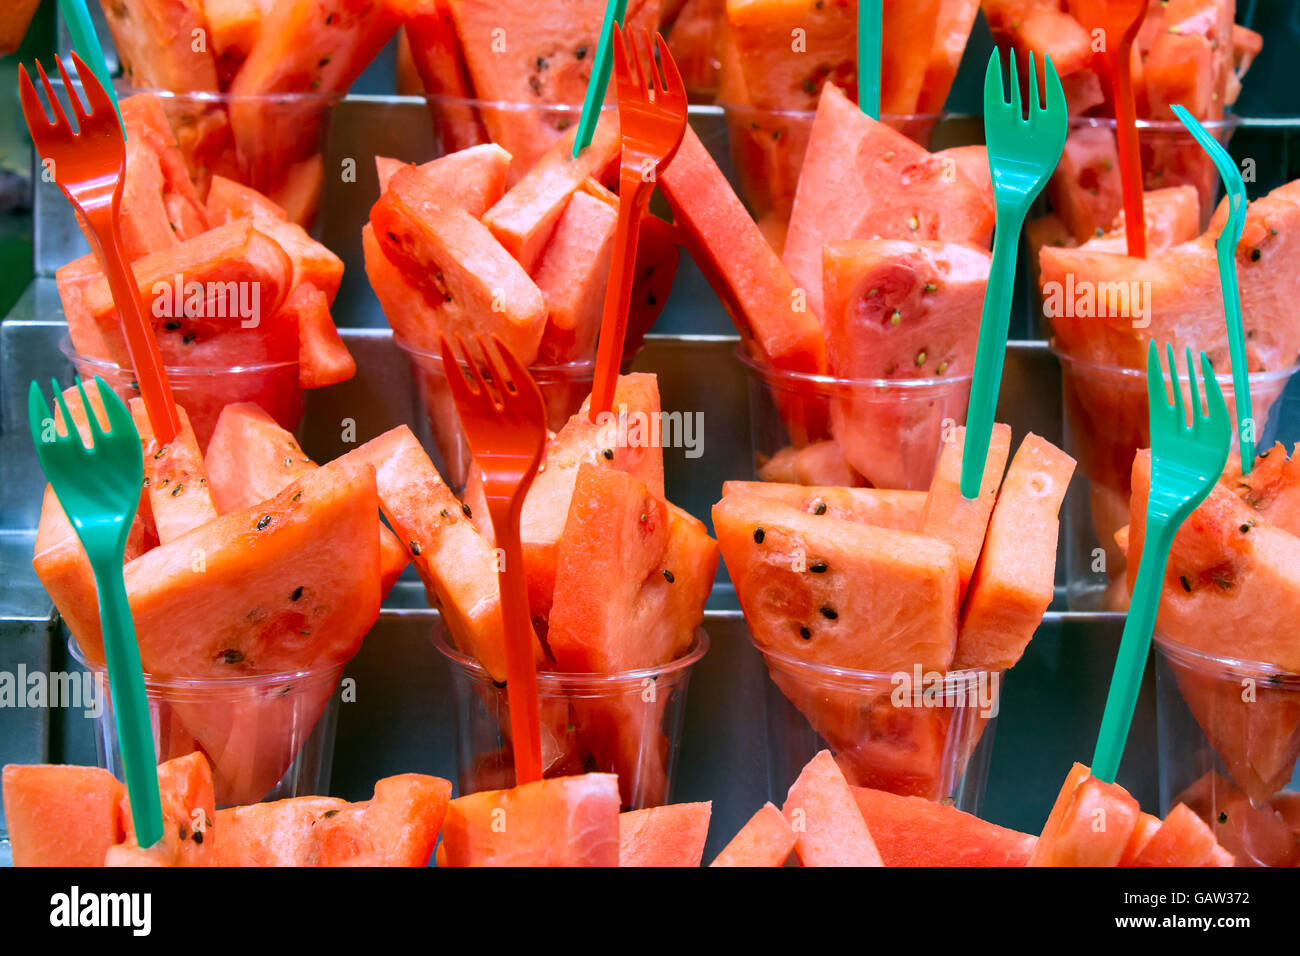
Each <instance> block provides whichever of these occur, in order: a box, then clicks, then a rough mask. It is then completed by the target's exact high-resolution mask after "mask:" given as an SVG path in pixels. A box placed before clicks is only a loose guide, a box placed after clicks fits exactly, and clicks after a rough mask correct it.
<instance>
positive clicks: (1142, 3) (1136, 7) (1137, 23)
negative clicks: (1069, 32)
mask: <svg viewBox="0 0 1300 956" xmlns="http://www.w3.org/2000/svg"><path fill="white" fill-rule="evenodd" d="M1147 5H1148V0H1074V2H1072V3H1071V4H1070V12H1071V13H1073V14H1074V15H1075V17H1076V18H1077V19H1078V20H1079V22H1080V23H1082V24H1083V27H1084V29H1085V30H1087V31H1088V32H1089V33H1091V34H1092V35H1093V36H1094V37H1096V36H1098V35H1100V36H1101V37H1102V39H1103V40H1104V41H1105V48H1104V49H1103V50H1102V52H1099V53H1098V54H1097V57H1098V58H1100V59H1101V61H1102V68H1103V70H1104V71H1105V73H1106V77H1107V79H1108V80H1109V81H1110V91H1111V99H1112V100H1113V101H1114V103H1115V136H1116V139H1117V141H1118V145H1119V173H1120V183H1121V185H1122V187H1123V190H1124V231H1125V234H1126V236H1127V239H1128V254H1129V255H1130V256H1136V257H1137V258H1139V259H1145V258H1146V255H1147V234H1146V210H1145V209H1144V208H1143V206H1142V155H1141V153H1140V151H1139V149H1138V135H1137V107H1136V105H1135V104H1134V102H1133V69H1132V64H1133V41H1135V40H1136V39H1137V35H1138V31H1139V30H1141V29H1142V21H1144V20H1145V19H1146V16H1147ZM1097 31H1101V32H1100V34H1098V32H1097Z"/></svg>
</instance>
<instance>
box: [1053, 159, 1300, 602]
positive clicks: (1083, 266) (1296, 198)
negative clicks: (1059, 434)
mask: <svg viewBox="0 0 1300 956" xmlns="http://www.w3.org/2000/svg"><path fill="white" fill-rule="evenodd" d="M1145 212H1146V232H1147V250H1148V258H1146V259H1135V258H1132V257H1130V256H1128V255H1127V254H1126V246H1125V243H1124V239H1123V234H1124V228H1123V214H1122V213H1121V216H1120V219H1119V220H1117V221H1116V222H1115V223H1114V224H1113V228H1112V229H1111V231H1110V232H1109V233H1107V234H1105V235H1102V236H1099V237H1097V238H1095V239H1092V240H1089V241H1088V242H1085V243H1084V244H1082V245H1080V246H1077V247H1067V246H1058V245H1055V244H1054V243H1055V242H1057V241H1062V240H1064V239H1065V237H1064V236H1063V235H1062V234H1060V233H1059V231H1058V232H1057V236H1056V238H1055V239H1050V238H1049V239H1047V240H1046V241H1047V242H1048V244H1046V245H1043V247H1042V249H1041V252H1040V253H1039V257H1038V264H1039V284H1040V287H1041V289H1042V293H1043V306H1044V311H1045V313H1046V314H1047V318H1048V321H1049V322H1050V324H1051V329H1052V334H1053V336H1054V340H1055V346H1056V348H1057V349H1059V350H1060V351H1061V352H1063V353H1065V354H1066V355H1067V356H1068V357H1069V359H1070V360H1071V361H1069V362H1068V363H1067V367H1066V374H1065V401H1066V410H1067V415H1068V418H1069V420H1070V422H1071V425H1072V433H1073V435H1074V440H1075V443H1076V448H1077V452H1078V455H1079V459H1080V467H1081V470H1082V472H1083V474H1084V475H1085V476H1086V477H1087V478H1088V479H1089V482H1090V491H1091V498H1092V514H1093V522H1094V524H1095V526H1096V530H1097V536H1098V539H1099V540H1100V541H1101V544H1102V546H1103V547H1105V548H1106V550H1107V555H1106V557H1107V570H1108V571H1109V572H1110V575H1111V577H1112V579H1114V580H1115V581H1116V582H1119V581H1121V580H1122V578H1123V575H1124V569H1125V560H1124V556H1123V554H1122V553H1120V551H1119V550H1118V548H1116V547H1115V544H1114V534H1115V532H1116V531H1117V530H1118V529H1119V528H1120V527H1121V526H1122V525H1123V524H1125V523H1126V522H1127V520H1128V518H1127V515H1128V508H1129V497H1130V483H1129V476H1130V472H1131V470H1132V466H1133V455H1134V453H1135V452H1136V451H1137V450H1138V449H1139V448H1146V447H1148V446H1149V445H1150V434H1149V430H1148V421H1147V397H1146V379H1145V376H1144V375H1143V374H1142V373H1141V370H1142V369H1143V368H1144V367H1145V361H1146V352H1147V345H1148V343H1150V342H1152V341H1154V342H1155V343H1156V344H1157V345H1162V344H1163V343H1166V342H1168V343H1170V344H1172V345H1173V347H1174V348H1175V349H1176V350H1179V351H1181V350H1182V349H1184V348H1190V349H1192V350H1193V352H1196V351H1203V352H1204V353H1205V354H1206V355H1208V356H1209V358H1210V361H1211V362H1213V363H1214V367H1215V370H1216V372H1217V373H1218V374H1219V375H1220V376H1223V375H1226V374H1227V373H1228V372H1229V371H1230V370H1231V362H1230V358H1229V352H1228V331H1227V323H1226V321H1225V318H1224V311H1223V295H1222V291H1221V288H1220V279H1219V272H1218V262H1217V258H1216V253H1215V240H1216V239H1217V238H1218V235H1219V233H1220V231H1221V230H1222V229H1223V225H1224V223H1225V222H1226V221H1227V217H1228V209H1227V200H1224V202H1223V203H1221V204H1220V206H1219V209H1218V211H1217V212H1216V213H1215V215H1214V217H1213V218H1212V220H1211V222H1210V226H1209V228H1208V229H1207V230H1206V231H1204V232H1201V231H1200V227H1199V222H1200V215H1199V205H1198V199H1197V195H1196V191H1195V190H1194V189H1192V188H1191V187H1190V186H1179V187H1174V188H1171V189H1161V190H1155V191H1153V192H1148V193H1147V194H1146V196H1145ZM1245 218H1246V224H1245V232H1244V233H1243V235H1242V238H1241V241H1240V242H1239V243H1238V245H1237V251H1236V266H1237V282H1238V287H1239V289H1240V293H1241V309H1242V322H1243V324H1244V327H1245V347H1246V363H1247V371H1248V372H1250V373H1251V374H1252V375H1253V374H1255V373H1261V372H1262V373H1274V374H1272V375H1266V376H1263V377H1262V378H1261V379H1260V380H1259V381H1258V382H1257V383H1255V384H1252V386H1251V413H1252V415H1253V417H1254V419H1255V421H1256V423H1257V426H1256V438H1257V439H1258V438H1259V435H1260V432H1261V431H1262V428H1263V423H1264V422H1267V421H1268V416H1269V409H1270V407H1271V406H1272V404H1273V402H1274V401H1276V400H1277V399H1278V398H1279V397H1280V396H1281V394H1282V391H1283V389H1284V388H1285V387H1286V382H1287V378H1288V377H1289V374H1290V373H1289V370H1291V369H1293V367H1294V365H1295V362H1296V357H1297V354H1298V353H1300V321H1297V318H1296V312H1295V308H1294V303H1295V302H1296V301H1297V300H1298V299H1300V265H1297V263H1300V247H1297V248H1293V247H1292V240H1293V239H1295V238H1297V237H1300V180H1297V181H1295V182H1291V183H1288V184H1286V185H1284V186H1280V187H1278V188H1277V189H1275V190H1273V191H1272V192H1271V193H1269V194H1268V195H1267V196H1264V197H1261V198H1259V199H1256V200H1255V201H1254V202H1252V203H1250V204H1249V206H1248V207H1247V210H1246V217H1245ZM1030 228H1031V230H1034V229H1038V230H1041V231H1040V233H1039V238H1040V239H1042V238H1043V237H1045V236H1050V235H1051V231H1052V226H1051V224H1050V223H1044V222H1042V221H1040V222H1039V223H1037V224H1031V226H1030ZM1126 370H1132V371H1129V372H1128V374H1127V375H1125V371H1126ZM1183 388H1184V392H1185V391H1186V387H1185V386H1183ZM1224 392H1225V396H1224V397H1225V398H1226V399H1227V401H1228V404H1229V408H1232V406H1233V404H1234V398H1233V396H1232V394H1231V389H1229V388H1226V387H1225V389H1224ZM1121 588H1122V585H1118V584H1117V586H1116V588H1115V593H1114V594H1112V597H1111V600H1112V602H1114V603H1117V604H1119V605H1120V606H1122V605H1123V604H1124V603H1126V601H1125V598H1124V596H1123V594H1122V590H1121Z"/></svg>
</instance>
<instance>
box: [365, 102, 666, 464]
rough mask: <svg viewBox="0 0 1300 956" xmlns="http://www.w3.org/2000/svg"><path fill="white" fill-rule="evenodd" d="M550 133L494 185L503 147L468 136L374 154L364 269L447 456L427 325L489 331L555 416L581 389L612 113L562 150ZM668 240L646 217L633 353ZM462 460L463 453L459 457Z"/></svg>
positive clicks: (607, 198)
mask: <svg viewBox="0 0 1300 956" xmlns="http://www.w3.org/2000/svg"><path fill="white" fill-rule="evenodd" d="M574 133H576V130H574V131H572V132H570V133H569V134H568V135H567V136H565V137H564V138H562V139H561V140H560V141H559V142H558V143H557V144H556V145H555V146H554V147H553V148H551V149H550V150H549V151H548V152H547V153H545V154H544V155H543V156H542V157H541V158H540V159H539V160H538V161H537V162H536V163H535V164H534V165H533V167H532V169H531V170H530V171H529V172H528V173H527V175H525V176H524V177H523V178H522V179H520V180H519V182H517V183H516V184H515V185H514V186H512V187H511V188H510V189H508V190H507V189H506V180H507V173H508V170H509V167H510V154H509V153H508V152H506V151H505V150H504V149H502V148H501V147H500V146H498V145H496V144H487V145H483V146H474V147H470V148H468V149H464V150H461V151H459V152H456V153H451V154H449V155H447V156H444V157H442V158H440V159H436V160H433V161H432V162H429V163H425V164H424V165H422V166H411V165H406V164H403V163H400V162H398V161H396V160H392V159H385V158H382V157H381V158H379V159H378V160H377V164H378V171H379V182H380V189H381V195H380V197H379V200H378V202H376V203H375V205H374V207H373V208H372V209H371V211H370V222H369V223H367V225H366V226H365V227H364V228H363V230H362V241H363V245H364V248H365V257H366V272H367V274H368V275H369V277H370V284H371V286H372V287H373V289H374V290H375V294H376V295H377V296H378V298H379V302H380V304H381V305H382V306H383V309H384V314H385V316H387V318H388V322H389V324H390V325H391V326H392V327H393V331H394V332H395V333H396V335H397V337H398V339H399V341H400V342H401V343H402V344H404V345H405V346H406V347H407V348H408V349H410V350H411V351H412V354H413V355H417V356H423V357H422V358H417V359H416V362H415V368H416V372H417V379H418V381H419V384H420V387H421V390H422V395H423V398H424V400H425V407H426V409H427V410H428V412H429V415H430V420H431V425H432V428H433V433H434V437H435V439H436V440H437V442H438V446H439V448H440V449H441V450H442V452H443V460H444V462H445V463H447V465H448V468H449V475H448V477H449V478H450V479H451V480H452V481H453V482H454V483H455V484H456V486H457V487H460V486H462V485H463V483H464V477H465V476H464V473H463V470H462V469H461V468H457V467H455V466H454V465H453V462H455V461H456V460H457V456H455V455H453V454H452V452H453V450H454V449H455V448H456V447H457V446H458V444H459V443H460V439H459V435H460V426H459V421H458V418H457V415H456V411H455V406H454V405H453V403H452V401H451V395H450V392H449V391H448V388H447V383H446V379H445V376H444V375H443V374H442V371H441V362H440V360H438V359H437V358H436V355H437V353H438V340H439V336H442V335H445V336H447V337H449V338H451V337H453V336H455V335H463V336H465V337H466V338H467V339H468V338H469V337H470V336H471V335H472V334H473V333H483V334H495V335H497V336H499V337H500V338H501V340H502V342H504V343H505V345H506V346H507V347H508V348H509V349H510V350H511V351H512V352H513V353H514V355H515V357H516V358H518V359H519V361H520V362H522V363H523V364H524V365H526V366H532V367H534V368H538V367H540V369H539V371H538V372H537V373H536V375H535V377H536V378H537V380H538V385H539V387H540V388H541V391H542V395H543V398H544V399H545V400H546V402H547V406H548V418H549V425H550V427H551V428H560V427H561V426H562V425H563V424H564V423H565V421H567V420H568V417H569V416H570V415H571V414H573V412H574V411H575V410H576V408H577V406H578V405H579V404H580V403H581V402H582V400H583V398H584V397H585V396H586V394H587V393H588V392H590V390H591V378H592V371H593V366H592V361H593V359H594V357H595V352H596V340H597V336H598V334H599V332H600V322H601V310H602V307H603V304H604V289H605V285H606V283H607V282H608V278H609V268H610V257H611V255H612V250H613V244H614V231H615V227H616V225H617V221H618V197H617V196H616V195H615V194H614V193H613V192H611V191H610V190H609V188H607V186H606V184H610V185H614V184H616V183H617V175H618V166H619V157H620V153H621V146H622V143H621V140H620V138H619V135H618V129H617V124H616V122H615V121H614V118H613V117H610V118H608V119H606V120H603V121H602V122H601V123H600V124H599V125H598V126H597V128H596V131H595V136H594V138H593V141H592V143H591V145H590V146H588V147H587V148H586V149H584V150H583V151H582V153H581V155H579V156H578V157H577V158H574V157H573V154H572V147H573V136H574ZM679 258H680V251H679V250H678V248H677V235H676V230H675V229H674V228H673V227H672V226H670V225H669V224H668V223H666V222H664V221H663V220H662V219H659V218H658V217H656V216H646V217H645V219H644V221H643V223H642V226H641V232H640V236H639V242H638V248H637V262H636V272H635V275H634V277H633V285H632V299H631V308H630V311H629V315H628V334H627V350H626V351H627V352H628V353H629V354H630V353H632V352H635V351H636V350H637V349H638V348H639V347H640V344H641V341H642V339H643V338H644V336H645V334H646V332H647V331H649V329H650V327H651V326H652V325H653V324H654V322H655V320H656V319H657V318H658V317H659V314H660V312H662V311H663V308H664V306H665V305H666V304H667V301H668V294H669V292H671V290H672V286H673V279H674V277H675V276H676V274H677V264H678V260H679ZM461 457H462V458H463V456H461Z"/></svg>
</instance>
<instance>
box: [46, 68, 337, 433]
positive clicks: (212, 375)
mask: <svg viewBox="0 0 1300 956" xmlns="http://www.w3.org/2000/svg"><path fill="white" fill-rule="evenodd" d="M122 117H123V120H124V121H125V123H126V129H127V135H128V137H129V139H128V141H127V160H126V175H125V180H124V184H123V192H122V204H121V225H122V237H123V243H124V252H125V254H126V257H127V258H128V259H129V260H130V261H131V263H132V268H133V270H134V274H135V279H136V285H137V287H138V289H139V292H140V300H141V302H142V303H143V305H144V311H145V317H146V319H147V320H149V321H151V322H152V324H153V332H154V338H155V339H156V340H157V342H158V351H159V353H160V354H161V357H162V362H163V365H164V366H165V367H166V368H168V369H179V370H183V371H180V372H179V373H178V374H174V375H173V382H172V387H173V390H174V391H175V392H176V394H177V398H178V401H179V402H180V403H181V404H183V405H185V407H186V408H187V410H188V411H189V413H190V421H191V422H192V423H193V425H194V430H195V433H196V434H197V435H198V438H199V444H200V446H201V447H204V446H206V445H207V443H208V440H209V438H210V437H211V435H212V429H213V428H214V427H215V426H216V421H217V416H218V415H219V414H220V413H221V409H222V408H223V407H224V406H225V405H226V404H227V403H230V402H238V401H255V402H257V403H258V404H259V405H261V406H262V408H264V409H265V410H266V411H268V412H270V413H271V414H272V415H273V416H274V417H275V418H276V419H277V420H278V421H280V422H281V423H283V424H284V425H285V426H287V427H289V428H293V427H295V426H296V425H297V423H298V418H299V416H300V415H301V414H302V389H304V388H318V387H321V386H325V385H333V384H335V383H337V382H341V381H344V380H345V379H348V378H351V377H352V375H353V374H354V373H355V371H356V364H355V363H354V362H353V360H352V356H351V355H350V354H349V353H348V350H347V347H346V346H345V345H344V344H343V340H342V339H341V338H340V337H339V334H338V330H337V329H336V328H335V326H334V320H333V318H332V317H331V315H330V307H331V304H332V303H333V301H334V296H335V294H336V293H337V292H338V288H339V283H340V282H341V281H342V278H343V262H342V260H340V259H339V258H338V256H336V255H334V254H333V253H332V252H330V251H329V250H328V249H326V248H325V247H324V246H323V245H321V244H320V243H319V242H316V241H315V240H314V239H312V238H311V237H310V236H308V235H307V233H306V232H305V231H304V230H303V229H302V227H301V226H298V225H296V224H295V223H293V222H291V221H289V219H288V217H287V216H286V214H285V211H284V210H283V209H282V208H280V207H279V206H277V205H276V204H275V203H274V202H272V201H271V200H270V199H268V198H266V197H265V196H264V195H262V194H261V193H258V192H256V191H255V190H253V189H251V188H249V187H246V186H241V185H239V184H238V183H236V182H234V181H233V180H230V179H226V178H225V177H223V176H220V175H214V176H212V177H211V181H210V183H209V185H208V188H207V198H206V200H201V199H200V197H199V191H198V190H197V188H196V187H195V184H194V182H193V181H192V180H191V179H190V176H189V174H188V173H187V172H186V168H185V163H184V161H183V160H182V158H181V155H180V152H179V150H178V148H177V145H176V140H175V138H174V137H173V135H172V130H171V127H170V126H169V125H168V123H167V117H166V116H165V115H164V112H163V106H162V102H161V101H160V100H159V99H158V98H157V97H155V96H152V95H148V94H140V95H137V96H132V97H129V98H127V99H124V100H123V101H122ZM55 275H56V280H57V283H58V288H59V297H60V299H61V300H62V302H63V312H64V315H65V316H66V318H67V322H68V335H69V337H70V339H71V342H72V347H73V349H74V350H75V351H76V352H77V354H78V355H79V356H81V357H83V358H84V359H86V360H90V361H88V362H85V363H84V366H85V368H84V370H85V371H86V372H87V373H88V374H104V375H105V378H106V379H110V384H111V385H112V386H113V387H114V388H115V390H119V391H126V392H134V387H133V385H132V384H131V383H132V380H133V379H134V376H133V374H132V373H131V371H130V369H131V362H130V355H129V353H128V351H127V347H126V339H125V337H124V336H123V333H122V327H121V320H120V318H119V316H118V311H117V306H116V305H115V304H114V302H113V297H112V294H111V292H110V290H109V286H108V279H107V278H106V277H105V276H104V274H103V272H102V271H101V270H100V266H99V263H98V261H97V260H96V259H95V257H94V256H93V255H87V256H83V257H82V258H80V259H76V260H74V261H72V262H69V263H67V264H66V265H64V266H63V267H61V268H60V269H59V270H58V272H57V273H56V274H55ZM105 363H107V364H105ZM112 366H116V367H117V369H118V370H120V371H119V373H118V374H116V375H113V374H106V373H105V372H104V371H103V369H105V368H110V369H111V367H112Z"/></svg>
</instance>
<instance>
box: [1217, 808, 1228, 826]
mask: <svg viewBox="0 0 1300 956" xmlns="http://www.w3.org/2000/svg"><path fill="white" fill-rule="evenodd" d="M1227 822H1228V812H1227V811H1226V810H1221V811H1219V823H1220V824H1224V823H1227Z"/></svg>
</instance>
